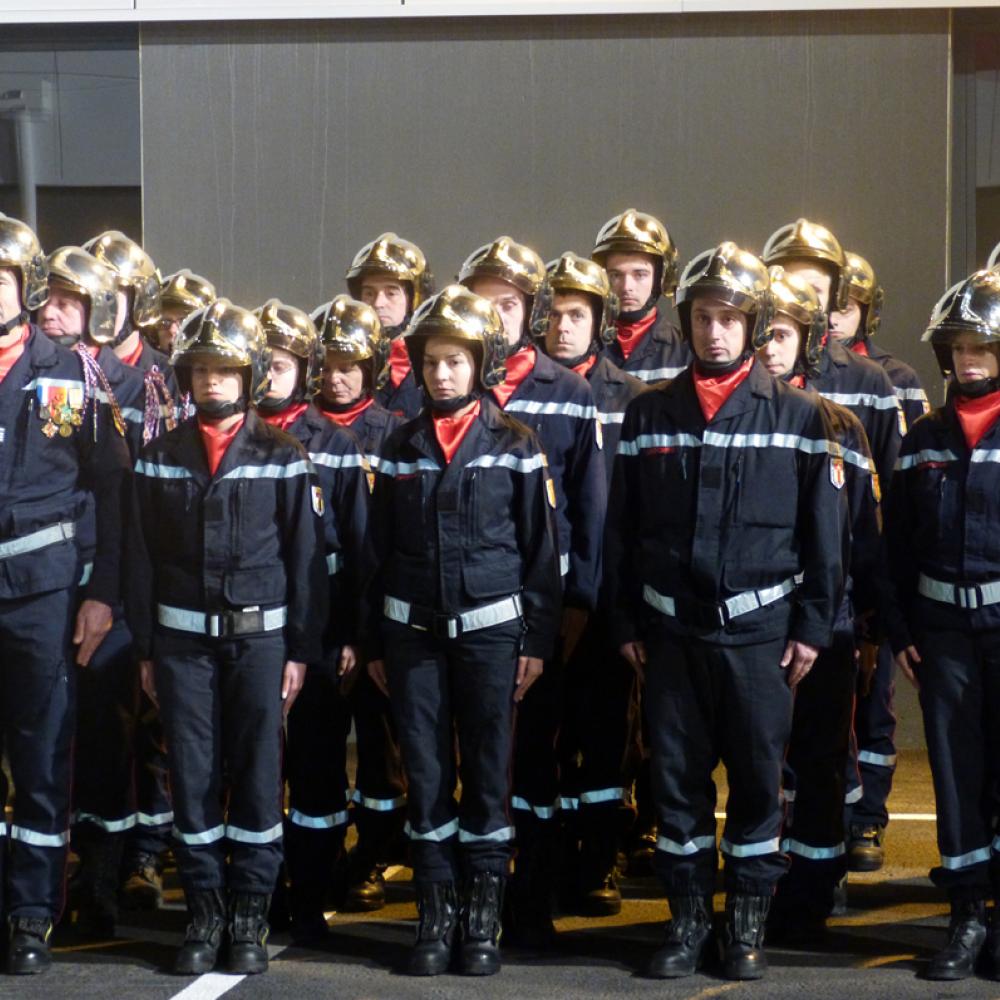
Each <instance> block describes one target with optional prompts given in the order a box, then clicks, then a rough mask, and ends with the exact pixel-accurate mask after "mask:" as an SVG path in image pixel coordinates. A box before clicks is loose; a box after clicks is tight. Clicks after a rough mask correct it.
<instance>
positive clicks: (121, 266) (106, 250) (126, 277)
mask: <svg viewBox="0 0 1000 1000" xmlns="http://www.w3.org/2000/svg"><path fill="white" fill-rule="evenodd" d="M83 249H84V250H87V251H88V252H90V253H92V254H93V255H94V256H95V257H96V258H97V259H98V260H99V261H101V262H102V263H104V264H107V265H108V267H110V268H111V270H112V271H114V272H116V274H117V277H118V288H119V290H120V291H123V292H130V293H131V297H132V315H131V316H130V317H129V319H130V320H131V322H132V323H133V324H134V325H135V326H137V327H148V326H155V325H156V324H157V323H158V322H159V321H160V276H159V274H158V273H157V270H156V265H155V264H154V263H153V258H152V257H150V256H149V254H148V253H146V251H145V250H143V249H142V247H141V246H139V244H138V243H136V242H135V240H132V239H129V238H128V237H127V236H126V235H125V234H124V233H121V232H119V231H118V230H117V229H109V230H108V231H107V232H105V233H101V234H100V235H99V236H95V237H94V238H93V239H91V240H87V242H86V243H84V244H83Z"/></svg>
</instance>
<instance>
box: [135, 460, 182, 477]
mask: <svg viewBox="0 0 1000 1000" xmlns="http://www.w3.org/2000/svg"><path fill="white" fill-rule="evenodd" d="M135 472H136V475H139V476H146V477H147V478H149V479H190V478H191V473H190V472H189V471H188V470H187V469H185V468H184V467H183V466H181V465H163V464H162V463H160V462H147V461H146V460H145V459H144V458H140V459H139V461H138V462H136V463H135Z"/></svg>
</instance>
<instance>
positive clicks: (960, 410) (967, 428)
mask: <svg viewBox="0 0 1000 1000" xmlns="http://www.w3.org/2000/svg"><path fill="white" fill-rule="evenodd" d="M955 416H956V417H958V422H959V423H960V424H961V425H962V433H963V434H964V435H965V443H966V444H967V445H968V446H969V451H972V449H973V448H975V447H976V445H977V444H979V442H980V441H981V440H982V439H983V435H985V434H986V432H987V431H988V430H989V429H990V428H991V427H992V426H993V425H994V424H995V423H996V419H997V417H1000V392H989V393H987V394H986V395H985V396H979V397H978V398H976V399H970V398H969V397H968V396H956V397H955Z"/></svg>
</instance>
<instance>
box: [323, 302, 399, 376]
mask: <svg viewBox="0 0 1000 1000" xmlns="http://www.w3.org/2000/svg"><path fill="white" fill-rule="evenodd" d="M312 320H313V322H314V323H315V324H316V328H317V329H318V330H319V338H320V343H321V344H322V350H323V351H324V352H325V353H326V354H328V355H333V356H334V357H335V358H336V359H337V360H338V361H354V362H356V363H357V364H363V363H364V362H370V365H369V368H370V369H371V371H370V379H369V381H370V385H369V389H371V390H372V391H374V390H375V389H381V388H382V386H383V385H385V381H386V379H387V378H388V377H389V347H390V343H389V338H388V337H386V335H385V334H384V333H383V332H382V324H381V323H380V322H379V318H378V314H377V313H376V312H375V310H374V309H373V308H372V307H371V306H370V305H366V304H365V303H364V302H360V301H358V300H357V299H352V298H351V297H350V295H338V296H337V297H336V298H335V299H333V301H332V302H327V303H326V305H322V306H320V307H319V308H318V309H316V310H314V311H313V314H312Z"/></svg>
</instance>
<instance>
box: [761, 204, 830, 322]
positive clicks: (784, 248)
mask: <svg viewBox="0 0 1000 1000" xmlns="http://www.w3.org/2000/svg"><path fill="white" fill-rule="evenodd" d="M761 256H762V257H763V259H764V263H765V264H767V265H768V266H770V265H771V264H781V265H782V266H785V265H787V264H789V263H791V262H792V261H796V260H807V261H819V262H820V263H822V264H825V265H827V270H829V271H830V277H831V279H832V281H831V284H830V303H829V309H830V310H831V311H832V310H835V309H836V310H840V309H845V308H846V307H847V280H846V278H845V276H844V267H845V265H846V263H847V261H846V258H845V256H844V248H843V247H842V246H841V245H840V241H839V240H838V239H837V237H836V236H834V235H833V233H831V232H830V230H829V229H827V228H826V226H821V225H819V223H816V222H810V221H809V220H808V219H796V220H795V222H790V223H788V225H785V226H781V227H779V228H778V229H776V230H775V231H774V232H773V233H771V235H770V236H769V237H768V240H767V242H766V243H765V244H764V252H763V254H761Z"/></svg>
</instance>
